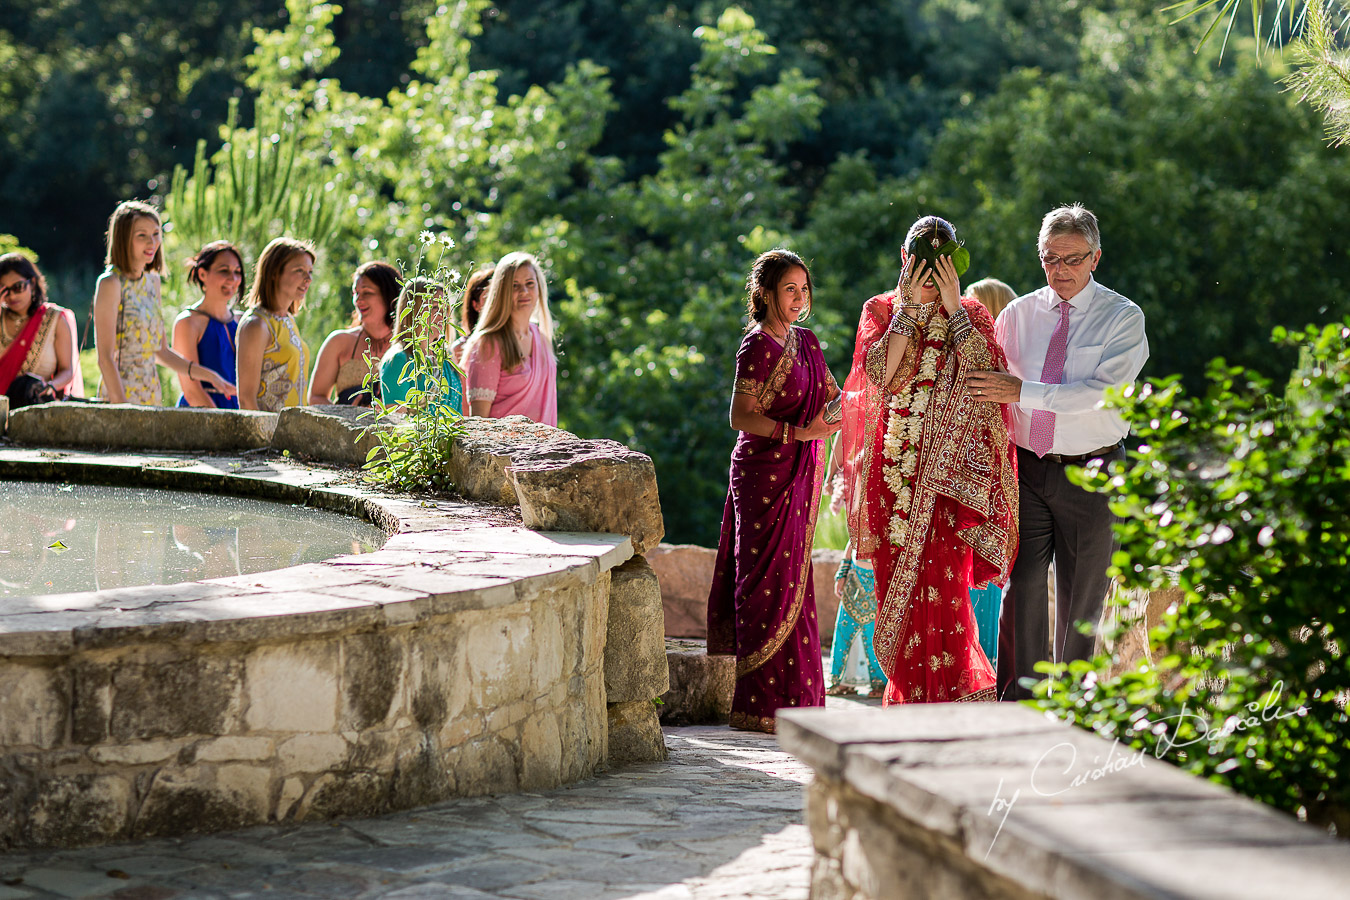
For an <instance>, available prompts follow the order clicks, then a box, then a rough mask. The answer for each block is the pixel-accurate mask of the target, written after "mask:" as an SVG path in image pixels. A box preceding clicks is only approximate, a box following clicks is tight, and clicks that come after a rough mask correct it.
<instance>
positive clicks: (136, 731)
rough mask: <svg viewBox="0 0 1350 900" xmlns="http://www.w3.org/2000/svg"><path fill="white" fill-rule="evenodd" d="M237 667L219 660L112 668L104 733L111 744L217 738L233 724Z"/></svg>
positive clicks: (126, 664) (194, 658) (232, 661)
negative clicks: (107, 724)
mask: <svg viewBox="0 0 1350 900" xmlns="http://www.w3.org/2000/svg"><path fill="white" fill-rule="evenodd" d="M242 670H243V666H242V665H241V664H240V662H239V661H238V660H237V659H232V658H229V657H225V656H189V657H184V658H179V659H168V660H163V661H156V662H146V663H133V662H122V663H121V664H119V665H117V666H116V668H115V669H114V670H113V676H112V715H111V718H110V734H111V736H112V738H113V739H114V740H117V741H143V740H147V739H150V738H158V737H187V736H189V735H196V734H223V733H226V732H228V731H230V730H231V728H232V727H233V725H234V722H235V721H236V720H237V717H238V711H239V704H240V696H239V680H240V675H241V673H242Z"/></svg>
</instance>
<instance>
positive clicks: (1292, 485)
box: [1032, 320, 1350, 835]
mask: <svg viewBox="0 0 1350 900" xmlns="http://www.w3.org/2000/svg"><path fill="white" fill-rule="evenodd" d="M1275 341H1276V342H1277V343H1282V344H1287V345H1293V346H1295V347H1297V348H1298V349H1299V351H1300V362H1299V364H1298V366H1297V367H1296V368H1295V370H1294V373H1293V377H1292V378H1291V380H1290V383H1289V386H1288V387H1287V389H1286V390H1285V391H1283V392H1282V393H1280V392H1278V391H1276V392H1272V383H1271V382H1270V381H1268V380H1266V379H1264V378H1262V377H1261V376H1259V375H1255V374H1253V373H1250V372H1246V371H1244V370H1242V369H1240V368H1231V367H1229V366H1227V365H1226V364H1225V363H1224V361H1223V360H1215V361H1214V362H1213V363H1212V364H1211V365H1210V368H1209V376H1208V377H1209V382H1210V384H1209V389H1208V391H1207V393H1206V394H1205V396H1203V397H1199V398H1186V397H1183V395H1182V392H1181V390H1180V386H1179V384H1178V383H1177V381H1176V379H1175V378H1173V379H1169V380H1166V381H1161V382H1154V383H1152V384H1149V385H1146V386H1143V387H1142V388H1141V389H1139V390H1131V391H1127V392H1126V396H1125V397H1124V398H1123V400H1121V401H1119V402H1118V405H1119V407H1120V408H1121V409H1122V410H1123V411H1124V412H1125V415H1126V416H1127V417H1129V419H1130V421H1131V422H1132V423H1133V425H1134V428H1135V431H1136V433H1137V434H1138V436H1139V437H1140V438H1141V440H1142V444H1141V446H1140V447H1139V449H1138V450H1137V451H1134V452H1132V453H1131V454H1130V458H1129V459H1128V460H1127V461H1126V462H1125V463H1123V464H1120V465H1117V466H1116V467H1114V468H1113V470H1112V471H1111V472H1109V473H1107V472H1102V471H1084V472H1083V473H1082V476H1081V478H1080V479H1079V480H1080V481H1081V483H1083V484H1085V485H1087V486H1089V487H1093V488H1094V489H1098V490H1111V491H1112V492H1113V493H1115V495H1116V496H1115V499H1113V502H1112V508H1113V509H1114V510H1115V512H1116V513H1117V514H1118V515H1119V516H1121V517H1122V518H1123V521H1122V522H1121V524H1119V525H1118V526H1117V533H1118V534H1119V536H1120V538H1121V549H1120V551H1119V552H1118V553H1117V554H1116V556H1115V558H1114V560H1113V563H1114V566H1113V570H1114V572H1115V574H1117V575H1118V576H1119V577H1120V578H1121V579H1122V580H1123V582H1124V584H1125V585H1126V586H1127V587H1134V588H1159V587H1162V586H1165V585H1166V584H1167V583H1169V582H1170V581H1172V580H1175V581H1176V583H1177V586H1179V587H1180V588H1181V589H1182V591H1183V592H1184V598H1185V599H1184V600H1183V601H1182V602H1181V603H1179V604H1178V605H1177V607H1176V608H1175V609H1172V610H1169V611H1168V613H1167V614H1166V615H1165V616H1164V617H1163V622H1162V624H1161V625H1160V626H1159V627H1158V628H1156V629H1154V631H1153V633H1152V635H1151V641H1152V643H1153V645H1154V649H1155V653H1154V665H1153V666H1151V667H1149V666H1141V667H1140V668H1139V669H1138V670H1137V671H1129V672H1126V673H1124V674H1122V675H1120V676H1118V677H1114V678H1111V677H1107V675H1106V673H1107V671H1108V667H1109V665H1110V662H1111V661H1110V660H1109V659H1108V658H1106V657H1099V658H1098V659H1097V660H1095V661H1094V662H1092V663H1086V662H1078V663H1073V664H1071V665H1069V666H1067V667H1063V666H1061V667H1058V668H1056V667H1053V666H1045V667H1043V669H1044V671H1046V672H1050V673H1052V676H1053V677H1052V678H1050V679H1048V680H1047V681H1045V682H1042V684H1041V685H1040V687H1039V688H1038V690H1037V698H1036V700H1034V701H1032V702H1033V703H1035V704H1037V705H1038V706H1040V707H1041V708H1044V709H1048V710H1052V711H1053V712H1054V713H1055V714H1057V715H1059V716H1061V717H1063V718H1070V719H1072V720H1073V721H1075V722H1076V723H1077V724H1079V725H1081V726H1083V727H1087V728H1091V729H1092V730H1094V731H1096V732H1098V733H1100V734H1102V735H1103V736H1106V737H1117V738H1119V739H1120V740H1121V741H1122V742H1125V743H1128V744H1130V745H1132V746H1134V747H1138V748H1148V749H1150V750H1152V751H1153V752H1154V753H1155V754H1156V755H1157V756H1159V757H1160V758H1164V759H1167V760H1169V761H1171V762H1173V763H1175V764H1176V765H1178V766H1179V767H1181V768H1183V769H1185V770H1186V771H1189V772H1192V773H1195V774H1197V775H1202V776H1205V777H1207V778H1210V779H1212V780H1214V781H1218V782H1221V783H1223V784H1227V785H1229V786H1231V787H1232V788H1234V789H1235V790H1237V791H1239V792H1241V793H1244V794H1247V795H1249V796H1251V797H1254V798H1256V799H1258V800H1261V801H1263V802H1265V803H1268V804H1270V805H1272V806H1275V807H1278V808H1280V809H1284V810H1286V811H1288V812H1291V813H1293V814H1295V815H1297V816H1298V817H1299V818H1301V819H1306V820H1308V821H1310V822H1314V823H1317V824H1319V825H1323V826H1326V827H1329V828H1331V829H1333V830H1335V831H1336V832H1337V833H1339V834H1342V835H1345V834H1350V716H1347V714H1346V702H1347V698H1350V655H1347V653H1346V649H1347V648H1346V644H1345V641H1346V637H1347V635H1348V634H1350V604H1348V603H1347V592H1346V591H1345V584H1346V578H1347V575H1348V574H1350V320H1347V321H1346V322H1345V323H1343V324H1334V325H1329V326H1327V327H1324V328H1310V329H1308V330H1307V331H1306V332H1303V333H1300V334H1292V335H1291V334H1286V333H1284V331H1283V329H1277V330H1276V333H1275Z"/></svg>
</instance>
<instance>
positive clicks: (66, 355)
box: [0, 253, 84, 408]
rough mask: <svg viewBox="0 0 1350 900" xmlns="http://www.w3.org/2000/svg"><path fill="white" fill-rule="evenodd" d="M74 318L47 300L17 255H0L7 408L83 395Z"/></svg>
mask: <svg viewBox="0 0 1350 900" xmlns="http://www.w3.org/2000/svg"><path fill="white" fill-rule="evenodd" d="M78 366H79V356H78V355H77V354H76V352H75V317H74V315H72V313H71V312H70V310H68V309H64V308H62V307H60V306H57V305H56V304H54V303H48V302H47V281H46V279H44V278H43V277H42V272H41V271H40V270H39V269H38V267H37V265H36V264H35V263H33V261H32V260H30V259H29V258H28V257H26V256H24V255H23V254H22V253H6V254H5V255H4V256H0V393H3V394H5V395H6V396H8V397H9V405H10V407H11V408H18V407H20V406H29V405H31V404H34V403H46V402H47V401H49V400H60V399H64V398H66V397H68V396H71V395H72V393H73V394H74V395H75V396H82V395H83V394H84V391H83V389H82V388H81V385H80V380H79V378H78V377H77V376H78V372H77V369H78Z"/></svg>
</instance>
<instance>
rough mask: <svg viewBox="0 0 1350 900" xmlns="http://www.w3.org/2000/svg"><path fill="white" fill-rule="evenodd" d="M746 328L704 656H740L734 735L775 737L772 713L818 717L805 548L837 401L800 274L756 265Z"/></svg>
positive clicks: (800, 266)
mask: <svg viewBox="0 0 1350 900" xmlns="http://www.w3.org/2000/svg"><path fill="white" fill-rule="evenodd" d="M746 288H747V292H748V294H749V303H748V306H749V311H750V327H749V329H748V333H747V334H746V336H745V338H744V340H742V341H741V346H740V349H739V350H738V351H737V352H736V381H735V386H734V389H733V392H732V395H731V427H732V428H734V429H736V431H738V432H739V434H738V435H737V437H736V446H735V448H734V449H733V450H732V452H731V476H730V482H731V483H730V487H729V488H728V490H727V502H726V507H725V509H724V512H723V514H722V536H721V540H720V541H719V542H718V548H717V562H716V565H715V568H714V570H713V584H712V590H711V591H710V593H709V595H708V652H709V653H727V654H735V656H736V688H735V692H734V694H733V696H732V701H731V726H732V727H733V728H740V729H745V730H748V731H765V732H770V733H772V732H773V731H774V730H775V728H776V722H775V715H776V713H777V711H778V710H779V709H783V708H793V707H802V706H824V705H825V676H824V672H823V671H822V666H821V659H820V630H819V626H818V624H817V622H816V597H815V589H814V586H813V584H812V581H813V579H812V575H811V542H812V540H813V538H814V537H815V530H816V511H817V509H818V508H819V505H820V490H821V484H822V482H823V481H824V476H825V447H824V443H823V441H822V439H823V438H827V437H829V436H830V435H831V434H833V433H834V432H836V431H838V430H839V425H838V423H837V421H836V422H835V423H834V424H830V423H827V422H826V421H825V420H826V418H827V417H826V415H825V406H826V404H827V403H828V402H829V401H831V400H833V399H834V398H835V397H837V396H838V394H839V386H838V385H837V384H836V383H835V380H834V375H832V374H831V373H830V369H829V367H828V366H826V365H825V358H824V357H823V356H822V355H821V352H820V342H819V341H818V340H816V336H815V335H814V334H812V333H811V331H809V330H808V329H806V328H802V327H801V326H800V325H797V324H795V323H796V322H797V321H798V320H799V319H801V318H803V317H805V316H806V315H808V314H809V313H810V310H811V276H810V273H809V272H808V271H807V268H806V263H804V262H802V260H801V258H800V257H799V256H797V254H795V253H792V252H790V251H787V250H770V251H769V252H767V253H764V254H762V255H761V256H760V257H759V258H758V259H757V260H755V265H754V267H753V268H752V269H751V270H750V277H749V278H748V279H746Z"/></svg>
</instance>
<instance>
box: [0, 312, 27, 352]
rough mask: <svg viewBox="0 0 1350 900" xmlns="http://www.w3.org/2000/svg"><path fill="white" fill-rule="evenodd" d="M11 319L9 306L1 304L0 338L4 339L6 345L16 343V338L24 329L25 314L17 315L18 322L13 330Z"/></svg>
mask: <svg viewBox="0 0 1350 900" xmlns="http://www.w3.org/2000/svg"><path fill="white" fill-rule="evenodd" d="M9 319H10V315H9V307H6V306H0V340H3V341H4V344H5V346H9V345H10V344H12V343H14V340H15V339H16V338H17V337H18V336H19V332H21V331H23V322H24V317H23V316H15V319H16V323H15V326H14V329H13V331H11V330H10V327H9Z"/></svg>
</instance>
